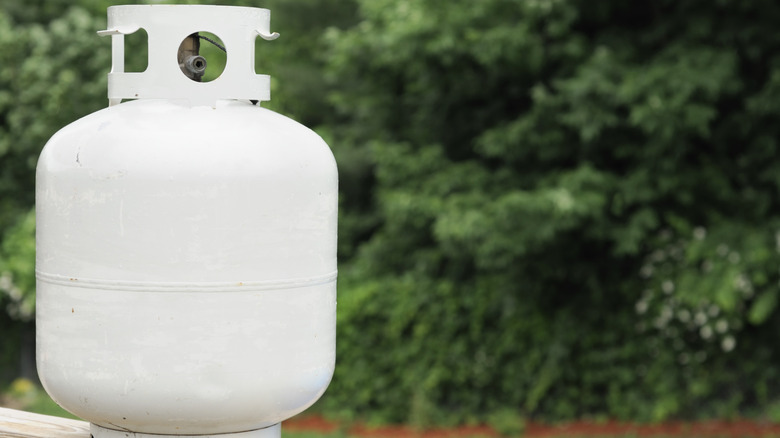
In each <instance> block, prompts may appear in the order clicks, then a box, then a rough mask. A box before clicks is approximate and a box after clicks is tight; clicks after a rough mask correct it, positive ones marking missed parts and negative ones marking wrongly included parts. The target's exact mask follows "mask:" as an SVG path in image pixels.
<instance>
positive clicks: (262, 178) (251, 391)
mask: <svg viewBox="0 0 780 438" xmlns="http://www.w3.org/2000/svg"><path fill="white" fill-rule="evenodd" d="M113 8H128V7H113ZM113 8H112V10H113ZM144 8H147V7H144ZM155 8H158V6H154V7H152V8H147V9H146V10H148V11H149V12H150V13H154V12H155V11H156V9H155ZM159 8H162V9H163V10H168V8H170V7H168V6H159ZM175 8H177V9H178V8H184V9H186V8H190V7H189V6H186V7H185V6H176V7H175ZM192 8H194V10H197V11H205V10H206V9H204V8H205V7H203V6H193V7H192ZM184 9H182V10H184ZM229 9H230V8H225V7H217V8H215V9H214V10H213V11H214V12H213V13H214V14H217V15H218V13H220V12H221V11H225V10H229ZM239 9H245V8H239ZM198 30H208V31H211V32H213V33H215V34H217V35H218V36H220V37H222V38H223V40H224V37H223V36H222V35H219V33H217V32H214V31H213V30H212V28H203V29H198ZM261 30H262V29H261ZM149 37H150V50H149V52H150V54H151V53H152V44H153V41H152V33H151V32H150V33H149ZM114 38H116V37H114ZM226 43H227V41H226ZM170 56H171V57H173V58H174V60H175V58H176V51H175V50H174V51H173V52H172V53H170ZM230 60H231V52H230V48H228V65H230V62H231V61H230ZM150 66H151V60H150ZM169 70H170V71H168V72H167V73H169V74H175V75H177V76H181V77H182V78H183V80H185V81H189V79H188V78H186V77H185V76H184V75H183V74H182V73H181V71H180V70H179V69H178V67H177V68H176V69H169ZM189 82H191V81H189ZM193 83H194V82H193ZM194 84H196V85H197V83H194ZM194 90H196V91H197V89H194ZM185 91H186V92H187V93H190V92H191V93H195V92H196V91H191V90H189V91H187V90H185ZM185 91H182V92H185ZM210 96H211V95H210ZM178 97H184V98H183V99H178ZM227 97H228V98H229V97H231V96H230V95H228V96H227ZM209 99H211V97H209ZM207 100H208V99H205V100H204V99H201V98H200V97H198V96H195V95H194V94H193V95H192V96H190V95H184V96H177V98H169V99H139V100H136V101H132V102H126V103H123V104H121V105H115V106H111V107H109V108H106V109H104V110H101V111H98V112H96V113H94V114H91V115H89V116H87V117H84V118H83V119H81V120H78V121H76V122H74V123H73V124H71V125H69V126H67V127H65V128H63V129H62V130H61V131H59V132H58V133H57V134H55V135H54V136H53V137H52V138H51V140H50V141H49V142H48V143H47V145H46V147H45V148H44V150H43V152H42V154H41V157H40V160H39V162H38V171H37V188H36V197H37V209H36V212H37V245H38V246H37V277H38V290H37V299H38V303H37V315H36V320H37V335H38V343H37V348H38V352H37V353H38V371H39V374H40V377H41V381H42V382H43V384H44V387H45V388H46V390H47V391H48V392H49V394H50V395H51V396H52V397H53V398H54V399H55V401H57V402H58V403H59V404H60V405H62V406H63V407H64V408H65V409H67V410H69V411H70V412H72V413H74V414H76V415H78V416H80V417H82V418H84V419H85V420H88V421H90V422H91V423H93V427H92V433H93V434H94V435H95V438H102V437H105V438H111V437H113V436H120V435H118V433H120V432H121V433H122V436H124V433H125V432H128V431H132V432H135V433H137V434H136V435H135V436H139V437H140V436H144V434H155V435H160V434H162V435H185V436H187V435H217V434H240V435H237V436H241V437H246V438H250V437H251V438H274V437H278V436H279V433H280V432H279V430H280V429H279V427H278V426H274V425H277V424H278V423H279V422H281V421H282V420H284V419H286V418H289V417H290V416H292V415H295V414H296V413H298V412H301V411H303V410H304V409H306V408H307V407H308V406H310V405H311V404H312V403H314V402H315V401H316V400H317V399H318V398H319V397H320V396H321V395H322V393H323V392H324V391H325V388H326V387H327V385H328V383H329V381H330V378H331V376H332V373H333V369H334V363H335V324H336V219H337V196H338V195H337V185H338V181H337V180H338V176H337V171H336V165H335V161H334V159H333V155H332V154H331V152H330V149H329V148H328V146H327V145H326V144H325V143H324V142H323V141H322V139H320V138H319V136H317V135H316V134H315V133H314V132H312V131H311V130H309V129H307V128H305V127H304V126H302V125H300V124H298V123H296V122H294V121H292V120H290V119H288V118H286V117H283V116H281V115H279V114H276V113H274V112H272V111H269V110H266V109H263V108H260V107H257V106H254V105H251V104H250V103H249V102H245V101H238V100H227V99H221V98H218V99H217V100H216V101H215V102H214V105H213V106H212V105H211V104H210V103H209V104H207V105H205V106H198V104H197V103H198V102H201V103H203V102H205V101H207ZM118 431H119V432H118Z"/></svg>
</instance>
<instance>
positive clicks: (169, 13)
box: [98, 5, 279, 107]
mask: <svg viewBox="0 0 780 438" xmlns="http://www.w3.org/2000/svg"><path fill="white" fill-rule="evenodd" d="M270 21H271V12H270V11H269V10H268V9H261V8H248V7H236V6H203V5H122V6H111V7H109V8H108V26H107V29H106V30H102V31H99V32H98V35H101V36H109V35H110V36H111V46H112V60H111V72H110V73H109V74H108V100H109V106H113V105H117V104H119V103H120V102H121V101H122V99H160V98H162V99H177V100H185V101H188V102H189V103H190V105H193V106H201V105H207V106H211V107H216V102H217V100H219V99H245V100H256V101H267V100H270V98H271V86H270V76H268V75H262V74H256V73H255V68H254V66H255V41H256V39H257V37H260V38H262V39H264V40H273V39H276V38H277V37H278V36H279V34H278V33H275V32H274V33H271V31H270ZM139 29H143V30H144V31H146V33H147V36H148V42H149V60H148V67H147V69H146V70H145V71H143V72H125V66H124V58H125V56H124V55H125V47H124V36H125V35H128V34H132V33H134V32H137V31H138V30H139ZM198 32H210V33H212V34H214V35H216V36H218V37H219V38H220V39H221V40H222V42H223V43H224V44H223V46H224V47H223V48H224V50H225V52H226V56H227V60H226V63H225V69H224V70H223V72H222V74H220V76H219V77H218V78H216V79H214V80H212V81H210V82H198V81H197V80H193V77H192V75H189V76H188V74H187V73H186V72H184V71H183V67H182V65H183V64H182V62H183V63H185V64H186V63H187V62H189V63H190V65H189V66H188V68H191V69H193V70H197V69H198V68H200V67H201V65H200V64H199V62H201V60H199V59H197V58H196V56H197V48H193V47H192V46H193V44H194V43H193V38H195V39H197V37H193V35H197V34H198ZM183 47H184V50H183V49H182V48H183ZM204 61H205V60H204Z"/></svg>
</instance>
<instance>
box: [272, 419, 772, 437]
mask: <svg viewBox="0 0 780 438" xmlns="http://www.w3.org/2000/svg"><path fill="white" fill-rule="evenodd" d="M283 427H284V429H285V430H289V431H295V432H324V433H328V432H335V431H336V430H338V429H339V425H338V423H335V422H332V421H328V420H324V419H323V418H321V417H316V416H304V417H296V418H293V419H291V420H288V421H285V422H284V425H283ZM348 434H349V435H351V436H358V437H364V438H464V437H478V436H484V437H498V436H499V434H498V433H497V432H496V431H495V430H493V429H491V428H490V427H489V426H462V427H458V428H452V429H426V430H421V429H416V428H413V427H409V426H381V427H370V426H366V425H363V424H355V425H353V426H351V427H350V428H349V429H348ZM625 435H633V436H639V437H649V436H653V437H690V436H695V437H723V438H725V437H733V438H744V437H751V438H754V437H780V424H775V423H766V422H756V421H745V420H739V421H720V420H713V421H703V422H696V423H682V422H674V423H662V424H631V423H618V422H614V421H608V422H603V423H592V422H585V421H578V422H573V423H566V424H560V425H546V424H540V423H530V424H528V425H527V427H526V429H525V434H524V435H523V436H524V437H528V438H551V437H557V438H560V437H609V436H625Z"/></svg>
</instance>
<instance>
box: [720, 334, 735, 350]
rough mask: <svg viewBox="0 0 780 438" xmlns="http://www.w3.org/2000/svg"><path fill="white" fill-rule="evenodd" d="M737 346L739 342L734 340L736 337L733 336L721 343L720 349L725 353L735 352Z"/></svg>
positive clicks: (727, 337)
mask: <svg viewBox="0 0 780 438" xmlns="http://www.w3.org/2000/svg"><path fill="white" fill-rule="evenodd" d="M736 346H737V340H736V339H734V336H731V335H729V336H726V337H725V338H723V340H722V341H721V342H720V348H722V349H723V351H725V352H726V353H728V352H729V351H731V350H733V349H734V347H736Z"/></svg>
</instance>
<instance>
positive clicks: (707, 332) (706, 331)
mask: <svg viewBox="0 0 780 438" xmlns="http://www.w3.org/2000/svg"><path fill="white" fill-rule="evenodd" d="M699 335H700V336H701V338H702V339H704V340H707V339H709V338H711V337H712V328H710V326H708V325H705V326H704V327H702V328H701V329H699Z"/></svg>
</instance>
